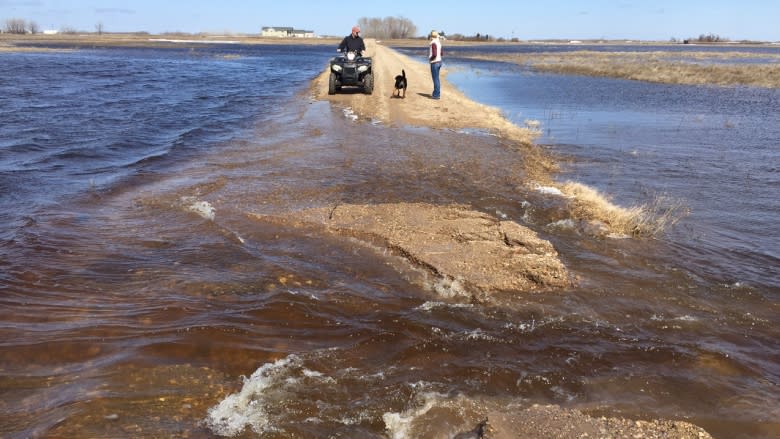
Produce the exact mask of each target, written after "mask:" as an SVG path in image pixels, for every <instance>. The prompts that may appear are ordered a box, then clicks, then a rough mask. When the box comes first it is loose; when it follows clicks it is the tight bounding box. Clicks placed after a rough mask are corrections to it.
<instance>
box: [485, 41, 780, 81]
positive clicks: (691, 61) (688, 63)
mask: <svg viewBox="0 0 780 439" xmlns="http://www.w3.org/2000/svg"><path fill="white" fill-rule="evenodd" d="M475 57H476V58H488V57H485V56H475ZM489 58H490V59H496V58H498V59H501V60H504V61H509V62H513V63H516V64H521V65H527V66H530V67H532V68H534V69H536V70H539V71H546V72H554V73H565V74H577V75H588V76H604V77H611V78H621V79H632V80H637V81H648V82H659V83H665V84H691V85H704V84H712V85H723V86H727V85H747V86H753V87H765V88H780V55H776V54H763V53H762V54H755V53H745V52H714V53H709V52H685V53H681V52H662V51H656V52H599V51H587V50H582V51H575V52H565V53H538V54H503V55H490V56H489ZM744 59H750V60H751V61H750V62H738V61H735V60H743V61H744Z"/></svg>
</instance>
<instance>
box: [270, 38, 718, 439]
mask: <svg viewBox="0 0 780 439" xmlns="http://www.w3.org/2000/svg"><path fill="white" fill-rule="evenodd" d="M424 49H425V48H424V47H423V48H421V50H424ZM367 55H369V56H372V57H373V59H374V71H375V88H374V92H373V94H371V95H366V94H363V93H361V92H359V91H346V90H345V92H343V93H337V94H336V95H332V96H331V95H328V94H327V89H328V75H329V72H328V71H327V69H326V70H325V71H324V72H323V73H322V74H321V75H320V76H319V77H317V78H316V79H315V80H314V81H313V82H312V86H311V87H312V88H311V91H312V94H313V95H314V96H316V97H317V98H318V99H322V100H328V101H330V102H332V103H333V104H334V105H338V106H342V107H344V108H350V109H351V110H352V111H354V112H355V113H356V114H357V116H358V118H359V119H364V120H370V121H379V122H381V123H383V124H386V125H388V126H390V127H393V126H403V125H413V126H422V127H429V128H433V129H442V130H447V129H449V130H459V129H479V130H485V131H487V132H489V133H491V134H493V135H496V136H498V137H499V138H501V139H503V140H504V141H505V142H506V145H507V147H510V148H516V149H517V151H518V152H519V153H521V154H525V155H526V156H527V157H530V158H533V159H531V160H528V165H527V167H528V171H529V172H528V175H527V176H528V178H529V179H534V178H538V179H544V178H549V175H550V172H551V170H552V166H550V162H549V158H547V157H543V154H541V153H540V152H539V151H538V150H536V147H535V146H534V145H533V139H534V133H533V130H531V129H527V128H521V127H517V126H515V125H513V124H512V123H510V122H509V121H508V120H507V119H505V118H504V117H503V116H502V115H501V112H500V111H499V110H498V109H496V108H491V107H488V106H485V105H482V104H479V103H477V102H474V101H471V100H470V99H468V98H466V97H465V95H463V94H462V93H461V92H459V91H458V90H457V89H456V88H455V87H454V86H452V85H451V84H450V83H448V82H447V81H446V78H443V81H442V98H441V100H432V99H431V98H430V92H431V89H432V82H431V78H430V71H429V68H428V65H427V64H424V63H422V62H420V61H416V60H412V59H410V58H409V57H407V56H404V55H402V54H399V53H398V52H396V51H394V50H392V49H389V48H387V47H384V46H383V45H381V44H377V43H376V42H375V41H373V40H368V41H367ZM401 69H404V70H405V71H406V76H407V78H408V82H409V88H408V89H407V95H406V98H396V97H393V84H394V77H395V75H397V74H399V73H400V72H401ZM443 73H445V74H446V72H443ZM420 210H421V207H420V206H402V205H392V206H373V207H372V206H365V205H344V206H334V207H333V209H332V210H330V211H329V210H327V209H320V210H317V211H307V212H291V213H290V214H289V216H286V217H283V218H284V220H285V221H287V223H288V224H289V223H294V222H298V223H300V224H303V223H306V224H311V223H316V224H319V225H324V226H325V227H328V228H329V229H330V230H335V231H336V233H340V234H345V235H352V236H353V237H354V236H360V234H361V233H362V234H366V233H368V234H370V235H371V236H373V237H378V238H379V240H380V242H382V241H383V242H384V245H386V246H388V247H389V248H393V247H396V248H400V249H401V250H402V251H401V252H402V253H405V254H407V255H408V258H409V259H410V260H412V261H413V262H414V261H417V262H418V264H422V265H424V266H427V267H429V268H430V269H431V270H433V271H434V272H439V273H453V272H459V273H460V275H461V279H462V281H463V283H464V284H465V285H472V286H477V288H476V289H477V290H479V291H481V292H483V293H484V292H486V291H488V292H489V291H491V290H496V289H501V286H502V285H503V286H504V287H510V288H514V289H517V290H518V291H529V290H534V289H536V287H540V286H546V287H551V286H552V287H560V286H562V285H564V284H565V282H564V281H563V279H564V278H565V275H564V273H565V268H563V266H562V265H561V264H560V261H559V260H558V259H557V253H555V250H554V249H553V248H552V245H550V243H549V242H546V241H544V240H541V239H539V238H538V237H536V236H535V234H534V233H533V231H531V230H523V229H525V228H524V227H522V226H520V225H518V224H516V223H513V222H507V223H511V224H504V223H502V222H500V221H499V220H498V219H495V218H487V217H485V215H483V214H479V213H477V212H472V211H470V210H469V209H468V208H467V207H464V206H458V207H454V206H425V207H424V210H425V211H426V212H427V213H426V214H425V215H424V216H425V218H420V216H419V215H418V214H419V211H420ZM415 216H416V219H415ZM257 219H264V220H268V218H260V217H257ZM474 219H476V220H474ZM499 224H501V225H505V226H506V227H511V229H512V230H513V231H515V232H518V233H514V232H513V233H512V235H513V236H520V234H522V235H523V236H525V238H522V239H514V238H508V236H509V234H507V233H503V234H502V233H501V232H500V227H497V225H499ZM423 225H424V226H423ZM413 230H414V232H412V231H413ZM442 230H444V231H445V232H442V233H436V232H435V231H442ZM521 231H522V233H520V232H521ZM399 233H400V234H399ZM422 235H426V236H427V239H422V238H421V237H422ZM464 236H467V237H468V236H470V237H472V238H474V237H477V238H478V239H475V240H472V239H463V237H464ZM474 241H479V242H480V243H481V244H483V245H482V246H481V247H478V246H473V245H470V244H468V243H469V242H472V243H473V242H474ZM464 242H466V244H465V245H467V246H469V250H468V252H467V255H466V256H467V257H466V258H464V260H462V261H461V260H460V259H459V258H457V257H456V255H458V254H460V256H463V254H462V253H463V251H464V249H463V247H462V244H463V243H464ZM512 243H514V244H512ZM374 244H376V243H374ZM513 245H514V247H513ZM518 248H521V249H524V253H526V255H528V254H531V255H535V257H532V258H530V259H528V258H526V259H525V260H524V261H519V262H518V260H516V259H513V257H512V252H513V251H516V250H517V249H518ZM532 248H536V249H541V250H537V251H529V250H528V249H532ZM432 249H438V250H440V251H442V253H440V254H439V255H438V256H437V257H436V258H430V257H429V258H426V257H424V256H423V257H419V256H415V255H424V254H430V253H431V252H432V251H433V250H432ZM500 252H504V253H500ZM453 261H455V262H454V265H452V266H450V265H448V264H449V263H450V262H453ZM466 261H467V262H466ZM540 261H544V263H540ZM459 264H460V265H459ZM466 265H468V266H469V268H468V269H465V270H464V269H463V267H465V266H466ZM497 267H500V269H498V268H497ZM551 267H555V269H551ZM513 273H515V274H516V275H515V277H516V278H519V277H522V278H524V279H525V280H526V281H527V282H526V283H525V284H524V285H522V286H520V285H518V284H517V283H515V284H513V285H508V284H502V283H501V282H502V281H501V279H511V278H512V274H513ZM485 274H486V275H485ZM443 277H445V278H447V277H451V276H449V275H447V274H445V275H444V276H443ZM485 279H489V280H488V281H486V280H485ZM518 287H519V288H518ZM553 289H554V288H553ZM553 294H554V292H553ZM493 415H494V416H492V417H491V416H488V418H489V422H488V426H487V429H486V430H485V432H486V434H485V437H488V438H493V439H501V438H516V437H528V438H537V437H538V438H541V437H563V438H569V437H571V438H574V437H587V436H589V435H595V437H650V438H654V437H659V438H660V437H674V438H706V437H710V435H709V434H707V433H706V432H705V431H704V430H703V429H701V428H699V427H696V426H694V425H691V424H689V423H686V422H682V421H672V420H670V421H667V420H656V421H652V422H643V421H628V420H623V419H618V418H599V419H596V418H592V417H590V416H587V415H585V414H583V413H581V412H579V411H575V410H567V409H563V408H559V407H552V406H546V407H532V408H530V409H526V410H518V411H512V412H511V414H508V413H507V411H505V410H502V411H501V412H500V413H493ZM457 437H462V438H466V437H468V438H472V437H473V438H477V437H482V436H480V435H479V426H478V425H475V429H474V430H473V431H466V432H463V433H462V435H458V436H457Z"/></svg>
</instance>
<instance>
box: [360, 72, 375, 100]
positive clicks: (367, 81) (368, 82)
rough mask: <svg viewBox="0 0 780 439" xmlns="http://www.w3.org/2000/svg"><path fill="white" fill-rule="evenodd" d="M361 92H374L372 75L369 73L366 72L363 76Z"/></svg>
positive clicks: (368, 93)
mask: <svg viewBox="0 0 780 439" xmlns="http://www.w3.org/2000/svg"><path fill="white" fill-rule="evenodd" d="M363 92H364V93H365V94H367V95H370V94H371V93H373V92H374V75H372V74H371V73H366V76H364V77H363Z"/></svg>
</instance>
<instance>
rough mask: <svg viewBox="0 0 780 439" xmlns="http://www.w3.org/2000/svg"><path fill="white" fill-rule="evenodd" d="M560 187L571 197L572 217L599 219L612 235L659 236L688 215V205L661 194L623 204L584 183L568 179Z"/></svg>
mask: <svg viewBox="0 0 780 439" xmlns="http://www.w3.org/2000/svg"><path fill="white" fill-rule="evenodd" d="M560 189H561V192H563V193H564V194H565V195H567V196H569V197H570V202H569V208H570V214H571V216H572V218H573V219H577V220H585V221H597V222H600V223H602V224H604V225H605V226H606V228H607V229H608V230H609V232H610V233H612V234H618V235H628V236H634V237H653V236H657V235H658V234H660V233H661V232H663V231H664V230H666V229H667V228H669V227H672V226H673V225H674V224H676V223H677V222H678V221H680V220H681V219H682V218H683V217H685V215H687V214H688V208H687V207H685V206H684V205H683V204H682V203H681V202H679V201H673V200H670V199H668V198H667V197H662V196H659V197H656V198H655V199H654V200H653V201H652V202H650V203H649V204H646V205H641V206H633V207H621V206H618V205H616V204H614V203H612V201H611V200H609V198H607V197H606V196H604V195H603V194H601V193H600V192H599V191H597V190H596V189H593V188H591V187H589V186H586V185H584V184H582V183H577V182H571V181H569V182H566V183H564V184H563V186H562V187H561V188H560Z"/></svg>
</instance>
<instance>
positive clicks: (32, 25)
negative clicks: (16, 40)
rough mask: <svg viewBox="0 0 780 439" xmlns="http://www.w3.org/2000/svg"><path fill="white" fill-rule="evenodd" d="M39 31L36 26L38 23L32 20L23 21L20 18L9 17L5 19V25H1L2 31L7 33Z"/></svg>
mask: <svg viewBox="0 0 780 439" xmlns="http://www.w3.org/2000/svg"><path fill="white" fill-rule="evenodd" d="M40 31H41V28H39V27H38V23H36V22H34V21H25V20H23V19H21V18H9V19H8V20H5V26H3V32H5V33H7V34H26V33H31V34H37V33H38V32H40Z"/></svg>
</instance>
